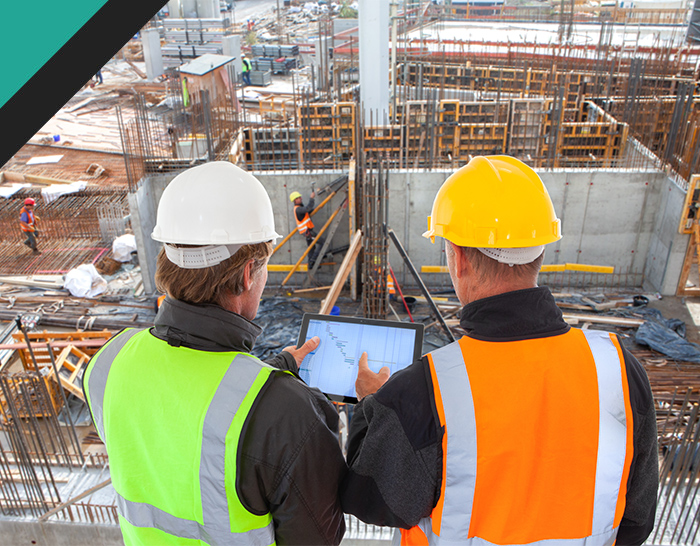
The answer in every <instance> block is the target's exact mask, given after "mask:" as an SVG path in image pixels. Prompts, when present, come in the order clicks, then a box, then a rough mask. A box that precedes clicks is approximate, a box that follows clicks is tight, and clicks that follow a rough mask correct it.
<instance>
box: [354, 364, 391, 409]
mask: <svg viewBox="0 0 700 546" xmlns="http://www.w3.org/2000/svg"><path fill="white" fill-rule="evenodd" d="M388 379H389V368H388V367H387V366H384V367H383V368H382V369H381V370H379V373H374V372H373V371H372V370H370V369H369V366H368V365H367V353H362V356H361V357H360V363H359V369H358V370H357V380H356V381H355V391H356V392H357V399H358V400H362V399H363V398H364V397H365V396H367V395H369V394H374V393H375V392H377V391H378V390H379V387H381V386H382V385H383V384H384V383H386V382H387V381H388Z"/></svg>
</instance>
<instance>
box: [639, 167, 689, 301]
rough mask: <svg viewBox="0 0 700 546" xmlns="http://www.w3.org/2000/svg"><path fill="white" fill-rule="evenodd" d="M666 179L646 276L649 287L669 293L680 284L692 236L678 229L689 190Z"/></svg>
mask: <svg viewBox="0 0 700 546" xmlns="http://www.w3.org/2000/svg"><path fill="white" fill-rule="evenodd" d="M664 179H665V180H664V182H663V183H662V184H661V193H660V196H659V201H658V208H657V211H656V217H655V219H654V227H653V229H652V234H651V238H650V241H649V252H648V253H647V259H646V264H645V268H644V277H645V282H646V283H647V284H648V286H649V287H651V288H653V289H654V290H656V291H658V292H660V293H661V294H663V295H669V296H670V295H673V294H675V293H676V290H677V288H678V280H679V278H680V275H681V269H682V268H683V262H684V261H685V252H686V250H687V248H688V244H689V242H690V236H689V235H682V234H679V233H678V223H679V221H680V217H681V213H682V211H683V205H684V203H685V195H686V192H685V190H682V189H681V188H679V187H678V186H677V185H676V184H674V183H673V181H671V180H669V179H668V178H666V177H664Z"/></svg>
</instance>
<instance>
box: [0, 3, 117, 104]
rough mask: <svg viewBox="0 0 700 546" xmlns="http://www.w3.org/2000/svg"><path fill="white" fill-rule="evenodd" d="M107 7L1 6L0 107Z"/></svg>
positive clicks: (65, 5)
mask: <svg viewBox="0 0 700 546" xmlns="http://www.w3.org/2000/svg"><path fill="white" fill-rule="evenodd" d="M106 3H107V0H70V1H69V2H56V1H54V0H39V1H37V2H3V3H2V4H3V6H2V9H3V13H2V21H3V23H4V24H3V31H2V33H0V51H2V52H3V55H2V57H0V74H2V82H1V83H0V106H2V105H4V104H5V103H6V102H7V101H8V100H10V98H11V97H12V96H13V95H14V94H15V93H17V91H19V90H20V89H21V88H22V86H23V85H24V84H25V83H27V81H29V79H30V78H31V77H32V76H34V74H36V72H37V71H38V70H39V69H40V68H41V67H42V66H44V64H46V62H47V61H48V60H49V59H50V58H51V57H53V55H54V54H55V53H56V52H57V51H58V50H59V49H61V47H63V45H64V44H65V43H66V42H67V41H68V40H70V39H71V38H72V37H73V35H74V34H75V33H76V32H78V30H80V28H81V27H82V26H83V25H84V24H85V23H87V22H88V21H89V20H90V18H91V17H92V16H93V15H95V13H97V11H98V10H99V9H100V8H101V7H102V6H104V5H105V4H106ZM46 93H51V89H46ZM40 99H41V97H37V100H40Z"/></svg>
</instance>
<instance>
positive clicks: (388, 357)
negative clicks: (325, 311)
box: [297, 313, 423, 403]
mask: <svg viewBox="0 0 700 546" xmlns="http://www.w3.org/2000/svg"><path fill="white" fill-rule="evenodd" d="M314 336H318V337H319V338H320V340H321V343H320V344H319V346H318V348H317V349H316V350H315V351H312V352H311V353H309V354H308V355H307V356H306V358H304V360H303V362H302V363H301V366H299V375H300V376H301V378H302V379H303V380H304V382H305V383H306V384H307V385H310V386H311V387H318V388H319V389H320V390H321V392H323V393H325V394H326V395H327V396H328V397H329V398H331V400H336V401H338V402H350V403H356V402H357V394H356V393H355V380H356V379H357V369H358V363H359V361H360V356H362V353H363V352H366V353H367V361H368V362H367V364H368V365H369V367H370V369H371V370H372V371H374V372H378V371H379V370H380V369H381V368H382V367H384V366H388V367H389V370H390V372H391V375H393V374H394V373H395V372H397V371H399V370H401V369H403V368H405V367H406V366H408V365H409V364H412V363H413V362H415V361H416V360H418V359H419V358H420V357H421V349H422V346H423V325H422V324H416V323H409V322H394V321H390V320H374V319H365V318H355V317H339V316H332V315H314V314H309V313H307V314H305V315H304V318H303V319H302V322H301V331H300V332H299V341H298V343H297V347H300V346H301V345H302V344H303V343H305V342H306V341H307V340H308V339H310V338H312V337H314Z"/></svg>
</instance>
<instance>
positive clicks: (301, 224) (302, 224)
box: [294, 205, 314, 235]
mask: <svg viewBox="0 0 700 546" xmlns="http://www.w3.org/2000/svg"><path fill="white" fill-rule="evenodd" d="M298 208H299V205H297V206H296V207H294V220H296V223H297V229H298V230H299V233H301V234H302V235H304V234H306V232H307V230H309V229H313V228H314V223H313V222H312V221H311V216H309V213H308V212H307V213H306V214H305V215H304V218H302V219H301V220H299V218H298V216H297V209H298Z"/></svg>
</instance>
